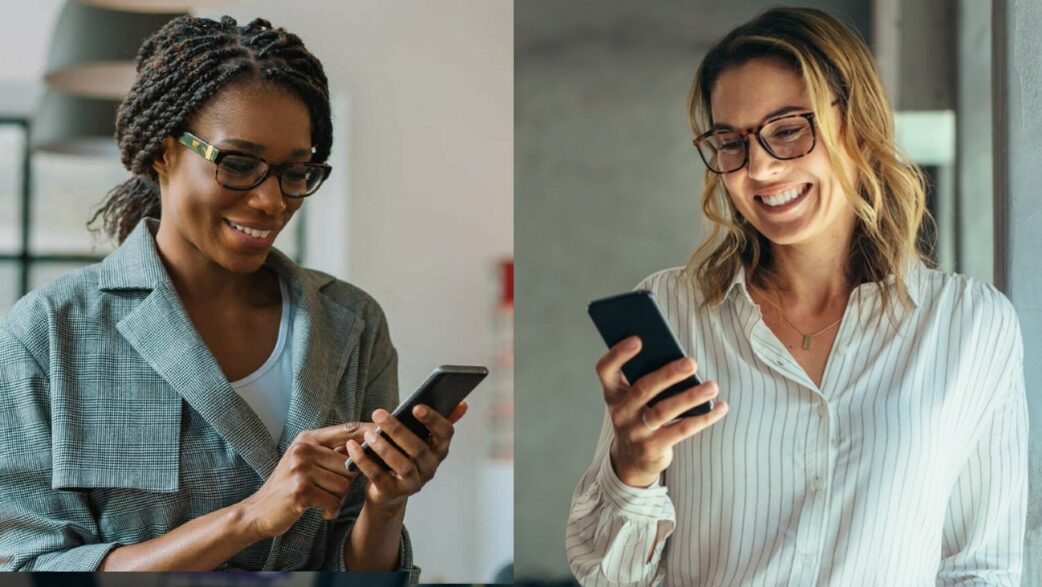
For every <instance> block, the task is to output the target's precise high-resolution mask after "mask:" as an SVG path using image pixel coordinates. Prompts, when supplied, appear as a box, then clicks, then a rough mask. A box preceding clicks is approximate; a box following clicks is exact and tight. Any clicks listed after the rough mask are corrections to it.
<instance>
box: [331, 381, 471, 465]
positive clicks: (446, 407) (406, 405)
mask: <svg viewBox="0 0 1042 587" xmlns="http://www.w3.org/2000/svg"><path fill="white" fill-rule="evenodd" d="M487 376H488V369H486V368H485V367H479V366H468V365H442V366H440V367H438V368H436V369H435V370H434V372H433V373H431V374H430V376H428V377H427V379H426V380H424V382H423V383H421V384H420V387H418V388H417V389H416V391H415V392H413V394H412V395H411V396H409V399H407V400H405V401H404V402H402V403H401V404H399V405H398V407H397V408H395V409H394V412H393V416H394V417H395V418H397V419H398V421H400V422H401V423H402V424H403V425H404V426H405V427H406V428H408V429H409V430H411V431H412V433H413V434H415V435H416V436H419V437H420V439H421V440H427V439H428V438H430V435H431V433H430V431H429V430H427V427H426V426H424V425H423V423H422V422H420V421H419V420H417V419H416V416H414V415H413V413H412V409H413V408H414V407H416V406H417V405H419V404H425V405H427V406H430V408H431V409H433V410H435V411H437V412H438V413H439V414H441V415H442V416H448V415H449V414H450V413H452V410H453V409H454V408H455V407H456V406H457V405H459V403H460V402H461V401H463V398H465V397H467V395H469V394H470V392H471V391H474V388H475V387H477V386H478V384H479V383H481V381H482V380H483V379H484V378H485V377H487ZM380 434H381V435H382V436H383V437H384V438H385V439H387V441H388V442H390V443H391V444H392V445H394V446H397V445H395V444H394V441H393V440H391V438H390V437H389V436H387V434H386V433H385V432H383V431H381V432H380ZM362 450H364V451H365V454H366V455H367V456H368V457H369V458H371V459H373V461H375V462H376V464H378V465H380V466H381V467H383V468H384V469H386V470H390V469H391V468H390V467H389V466H388V465H387V463H385V462H384V461H383V459H381V458H380V456H379V455H377V454H376V451H374V450H373V449H372V447H370V446H369V443H368V442H363V443H362ZM346 465H347V470H348V471H351V472H352V473H353V472H355V471H357V470H358V465H356V464H355V462H354V461H353V460H351V459H350V458H348V459H347V462H346Z"/></svg>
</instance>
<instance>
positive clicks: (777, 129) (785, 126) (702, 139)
mask: <svg viewBox="0 0 1042 587" xmlns="http://www.w3.org/2000/svg"><path fill="white" fill-rule="evenodd" d="M837 104H839V100H836V101H834V102H832V106H835V105H837ZM814 127H815V124H814V113H813V112H803V113H799V114H788V115H785V116H781V117H779V118H772V119H771V120H767V121H765V122H764V123H763V124H761V125H760V126H757V127H754V128H749V129H746V130H744V131H742V130H736V129H728V128H718V129H713V130H710V131H709V132H707V133H705V134H703V135H701V136H699V137H698V138H696V139H695V140H694V141H693V142H694V144H695V147H696V148H697V149H698V154H699V156H700V157H702V161H703V162H704V163H705V164H706V167H708V168H709V170H710V171H712V172H713V173H721V174H722V173H731V172H732V171H738V170H739V169H741V168H743V167H745V165H746V164H747V163H748V162H749V135H756V139H757V140H758V141H759V142H760V145H761V146H762V147H763V149H764V150H765V151H767V153H768V154H770V156H771V157H774V158H775V159H780V160H782V161H785V160H789V159H799V158H800V157H803V156H805V155H807V154H808V153H810V152H811V151H813V150H814V146H815V145H816V144H817V134H816V132H815V128H814Z"/></svg>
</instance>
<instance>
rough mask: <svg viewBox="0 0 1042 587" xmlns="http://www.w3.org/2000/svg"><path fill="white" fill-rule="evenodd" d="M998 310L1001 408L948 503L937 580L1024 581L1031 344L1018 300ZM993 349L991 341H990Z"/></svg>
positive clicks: (993, 381)
mask: <svg viewBox="0 0 1042 587" xmlns="http://www.w3.org/2000/svg"><path fill="white" fill-rule="evenodd" d="M1004 305H1005V306H1007V307H1006V308H1005V312H1000V313H999V314H998V315H997V316H996V320H995V322H994V323H995V324H998V325H1000V328H999V331H1001V332H1003V333H1005V334H1006V335H1005V336H1002V337H1001V338H1000V339H999V340H997V341H995V343H994V344H992V345H988V346H990V348H993V349H995V353H994V355H992V356H991V357H985V358H982V360H988V359H990V361H991V363H990V364H992V365H994V370H993V371H991V375H990V386H987V387H986V386H981V391H983V392H985V393H989V394H992V395H993V396H994V398H995V409H994V411H993V412H992V413H991V414H989V415H988V418H989V420H986V421H984V422H983V429H982V431H981V433H980V435H979V440H978V441H977V444H976V445H975V446H974V447H973V450H972V451H971V452H970V455H969V458H968V459H967V460H966V461H965V464H964V465H963V468H962V471H961V473H960V475H959V478H958V481H957V482H956V484H955V487H954V489H953V491H952V494H951V498H950V499H949V502H948V511H947V516H946V518H945V524H944V534H943V544H942V555H941V556H942V558H941V561H940V566H939V568H938V571H937V585H938V586H940V585H960V586H970V585H974V586H984V585H1009V586H1016V585H1020V576H1021V572H1022V564H1023V560H1022V559H1023V554H1024V553H1023V550H1024V532H1025V524H1026V516H1027V492H1028V482H1027V479H1028V407H1027V396H1026V391H1025V384H1024V360H1023V357H1024V348H1023V342H1022V340H1021V335H1020V328H1019V325H1018V324H1017V318H1016V314H1015V312H1014V311H1013V308H1012V306H1011V305H1009V304H1008V303H1007V304H1004ZM984 348H987V347H984Z"/></svg>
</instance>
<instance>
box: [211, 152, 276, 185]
mask: <svg viewBox="0 0 1042 587" xmlns="http://www.w3.org/2000/svg"><path fill="white" fill-rule="evenodd" d="M267 172H268V166H267V164H265V163H264V162H263V161H260V160H258V159H254V158H252V157H243V156H241V155H228V156H227V157H224V158H223V159H221V164H220V165H218V166H217V181H218V182H220V183H221V185H223V186H225V187H229V188H248V187H253V186H254V185H255V184H256V183H257V182H258V181H259V180H260V178H262V177H264V174H265V173H267Z"/></svg>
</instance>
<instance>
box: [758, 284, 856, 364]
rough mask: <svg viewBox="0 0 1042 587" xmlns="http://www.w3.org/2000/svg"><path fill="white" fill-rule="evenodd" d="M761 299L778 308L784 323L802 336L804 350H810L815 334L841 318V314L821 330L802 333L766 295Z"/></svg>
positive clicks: (817, 334)
mask: <svg viewBox="0 0 1042 587" xmlns="http://www.w3.org/2000/svg"><path fill="white" fill-rule="evenodd" d="M763 299H764V300H766V301H767V303H768V304H770V305H771V306H773V307H774V309H775V310H778V315H779V316H781V319H782V320H785V323H786V324H788V325H789V326H791V327H792V329H793V330H795V331H796V332H798V333H799V335H800V336H802V337H803V350H805V351H809V350H810V345H811V344H813V343H814V337H815V336H820V335H821V334H822V333H823V332H825V331H826V330H828V329H829V328H832V327H833V326H835V325H837V324H839V322H840V320H843V316H840V317H839V320H836V321H835V322H833V323H832V324H829V325H828V326H826V327H825V328H822V329H821V330H819V331H817V332H815V333H814V334H804V333H803V331H802V330H800V329H799V328H797V327H796V325H795V324H793V323H792V322H789V319H788V318H786V317H785V312H783V311H782V309H781V308H779V307H778V306H777V305H775V303H774V302H772V301H771V300H770V299H769V298H767V297H766V296H764V298H763Z"/></svg>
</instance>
